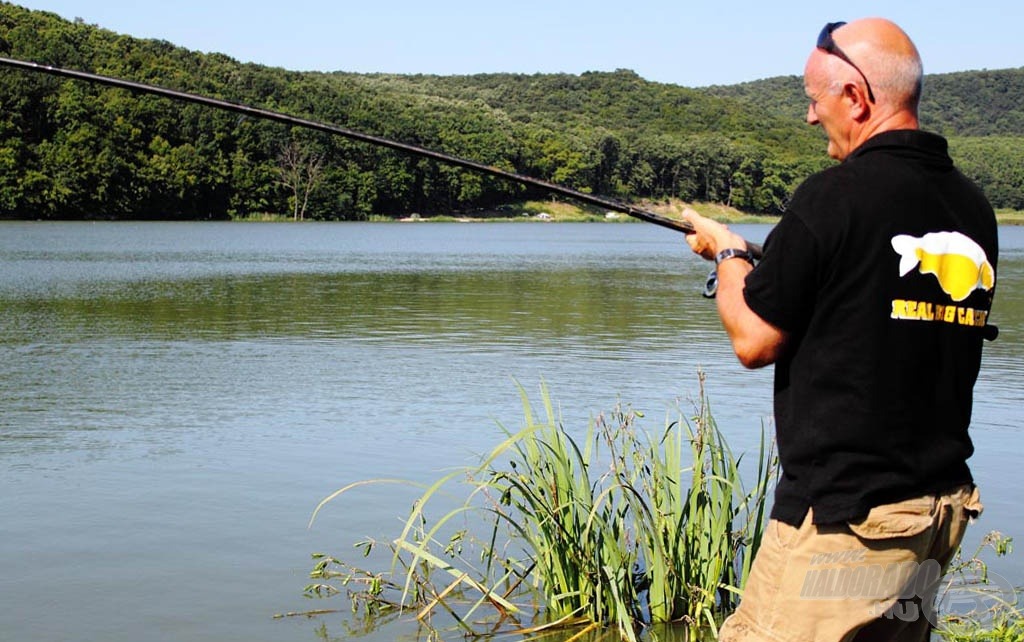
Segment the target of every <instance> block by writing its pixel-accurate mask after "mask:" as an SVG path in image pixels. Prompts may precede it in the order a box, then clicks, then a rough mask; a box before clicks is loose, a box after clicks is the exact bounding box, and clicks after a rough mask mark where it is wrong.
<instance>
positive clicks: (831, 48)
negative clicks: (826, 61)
mask: <svg viewBox="0 0 1024 642" xmlns="http://www.w3.org/2000/svg"><path fill="white" fill-rule="evenodd" d="M845 24H846V23H845V22H830V23H828V24H827V25H825V26H824V27H823V28H822V30H821V33H819V34H818V49H821V50H822V51H824V52H825V53H827V54H831V55H833V56H835V57H836V58H839V59H840V60H842V61H843V62H845V63H846V64H848V65H850V66H851V67H853V68H854V69H856V70H857V73H858V74H860V77H861V78H863V79H864V84H865V85H866V86H867V88H868V100H870V101H871V102H875V94H874V92H872V91H871V83H869V82H868V77H867V76H865V75H864V72H863V71H861V70H860V67H858V66H857V63H855V62H853V61H852V60H850V57H849V56H847V55H846V54H845V53H843V50H842V49H840V48H839V45H837V44H836V41H835V40H833V39H832V32H833V31H835V30H836V29H838V28H839V27H842V26H843V25H845Z"/></svg>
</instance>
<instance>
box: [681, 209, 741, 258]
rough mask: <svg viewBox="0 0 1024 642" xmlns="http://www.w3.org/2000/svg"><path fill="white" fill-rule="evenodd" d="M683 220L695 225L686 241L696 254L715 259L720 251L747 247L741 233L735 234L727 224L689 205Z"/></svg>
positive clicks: (684, 211) (684, 212)
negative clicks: (701, 213) (702, 214)
mask: <svg viewBox="0 0 1024 642" xmlns="http://www.w3.org/2000/svg"><path fill="white" fill-rule="evenodd" d="M683 220H684V221H689V223H690V225H693V229H694V231H693V233H691V234H687V235H686V243H687V245H689V246H690V249H691V250H693V251H694V253H695V254H699V255H701V256H702V257H704V258H705V259H707V260H709V261H713V260H715V256H717V255H718V253H719V252H721V251H722V250H725V249H728V248H736V249H737V250H745V249H747V242H746V241H744V240H743V237H742V236H740V235H739V234H735V233H733V232H732V231H730V230H729V228H728V227H727V226H725V225H722V224H721V223H719V222H717V221H712V220H711V219H709V218H705V217H703V216H701V215H700V214H698V213H697V212H695V211H694V210H692V209H690V208H689V207H687V208H686V209H684V210H683Z"/></svg>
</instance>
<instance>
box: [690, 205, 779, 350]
mask: <svg viewBox="0 0 1024 642" xmlns="http://www.w3.org/2000/svg"><path fill="white" fill-rule="evenodd" d="M683 218H684V219H685V220H687V221H689V222H690V223H691V224H692V225H693V228H694V233H693V234H688V235H687V236H686V242H687V244H688V245H689V246H690V249H692V250H693V251H694V252H695V253H697V254H699V255H701V256H702V257H704V258H706V259H708V260H714V258H715V256H717V255H718V253H719V252H721V251H722V250H725V249H728V248H736V249H746V247H747V242H746V241H745V240H743V237H741V236H739V235H738V234H735V233H734V232H732V231H730V230H729V228H728V227H726V226H725V225H722V224H721V223H717V222H715V221H712V220H711V219H707V218H704V217H703V216H701V215H700V214H697V213H696V212H694V211H693V210H691V209H687V210H685V211H684V212H683ZM752 269H753V266H751V265H750V263H748V262H747V261H745V260H743V259H740V258H731V259H727V260H725V261H722V262H721V263H720V264H719V265H718V293H717V295H716V296H715V301H716V302H717V305H718V316H719V317H720V318H721V319H722V325H723V326H724V327H725V331H726V333H727V334H728V335H729V340H730V341H731V342H732V349H733V352H735V353H736V356H737V357H738V358H739V360H740V363H742V364H743V365H744V366H745V367H747V368H762V367H764V366H767V365H769V364H772V363H775V362H776V361H777V360H778V358H779V356H780V355H781V354H782V351H783V350H784V349H785V347H786V340H787V338H788V334H787V333H786V332H784V331H783V330H780V329H779V328H777V327H775V326H774V325H772V324H770V323H768V322H767V321H765V320H764V319H762V318H761V317H759V316H758V315H757V313H756V312H754V311H753V310H751V309H750V308H749V307H748V306H747V302H746V300H745V299H744V298H743V284H744V281H745V280H746V278H747V274H749V273H750V271H751V270H752Z"/></svg>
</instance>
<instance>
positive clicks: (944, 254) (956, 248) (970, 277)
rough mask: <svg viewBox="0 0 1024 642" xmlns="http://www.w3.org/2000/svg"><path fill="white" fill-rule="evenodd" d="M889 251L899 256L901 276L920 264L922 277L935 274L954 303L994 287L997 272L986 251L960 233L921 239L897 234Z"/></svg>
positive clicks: (935, 233)
mask: <svg viewBox="0 0 1024 642" xmlns="http://www.w3.org/2000/svg"><path fill="white" fill-rule="evenodd" d="M892 249H894V250H896V253H897V254H899V255H900V276H906V274H907V273H908V272H910V271H911V270H913V269H914V268H915V267H917V266H918V265H920V268H919V270H920V272H921V274H934V275H935V278H937V279H938V280H939V287H941V288H942V291H943V292H945V293H946V294H948V295H949V296H951V297H953V300H954V301H963V300H964V299H966V298H967V297H968V296H970V294H971V292H974V291H975V290H978V289H981V290H991V289H992V288H993V287H995V284H996V272H995V269H994V268H993V267H992V264H991V263H989V261H988V257H987V256H985V250H983V249H982V248H981V246H980V245H978V244H977V243H975V242H974V240H973V239H971V238H970V237H968V236H964V235H963V234H961V233H960V232H932V233H930V234H925V235H924V236H922V237H920V238H918V237H915V236H909V235H907V234H900V235H898V236H894V237H893V238H892Z"/></svg>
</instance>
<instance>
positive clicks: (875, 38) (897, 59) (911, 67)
mask: <svg viewBox="0 0 1024 642" xmlns="http://www.w3.org/2000/svg"><path fill="white" fill-rule="evenodd" d="M832 37H833V39H834V40H835V42H836V44H837V45H838V46H839V47H840V48H841V49H842V50H843V51H844V52H846V55H848V56H849V57H850V59H851V60H852V61H853V62H854V63H855V64H856V65H857V67H859V68H860V70H861V72H863V74H864V78H866V79H867V81H868V82H870V85H871V88H872V90H873V91H874V93H875V94H877V99H878V102H879V103H880V105H883V106H887V107H889V108H895V109H906V110H911V111H912V112H913V113H914V114H915V115H916V114H917V105H918V102H919V100H920V98H921V79H922V75H923V70H922V65H921V56H920V54H918V52H917V47H915V46H914V43H913V41H912V40H911V39H910V37H909V36H908V35H907V34H906V32H904V31H903V30H902V29H900V27H899V26H898V25H896V24H895V23H893V22H891V21H889V20H886V19H884V18H864V19H861V20H855V21H853V22H850V23H849V24H846V25H843V26H842V27H839V28H838V29H836V30H835V31H834V32H833V34H832ZM832 58H833V59H832V60H828V61H826V65H827V67H828V70H829V71H830V72H832V73H834V74H836V75H837V76H838V78H835V80H843V79H845V77H848V76H849V72H850V71H851V70H850V69H844V64H843V62H842V61H839V60H835V59H834V58H835V57H834V56H833V57H832Z"/></svg>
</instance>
